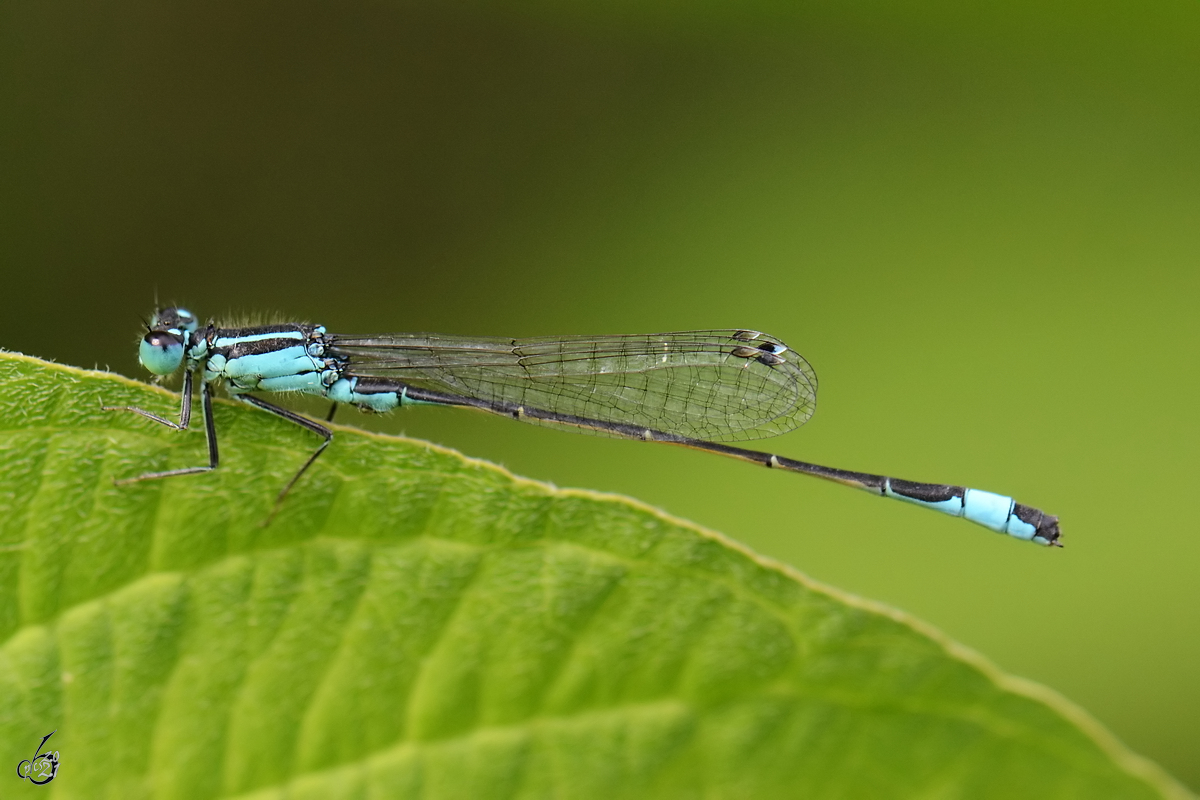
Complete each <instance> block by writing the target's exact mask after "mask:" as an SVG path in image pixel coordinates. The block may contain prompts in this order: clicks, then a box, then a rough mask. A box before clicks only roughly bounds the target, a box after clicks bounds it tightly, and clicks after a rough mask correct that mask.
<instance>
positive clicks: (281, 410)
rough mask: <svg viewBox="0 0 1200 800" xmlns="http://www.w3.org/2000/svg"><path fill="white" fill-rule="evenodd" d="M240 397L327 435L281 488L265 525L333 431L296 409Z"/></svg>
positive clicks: (325, 444)
mask: <svg viewBox="0 0 1200 800" xmlns="http://www.w3.org/2000/svg"><path fill="white" fill-rule="evenodd" d="M238 399H239V400H241V401H243V402H245V403H249V404H250V405H252V406H255V407H257V408H261V409H262V410H263V411H269V412H270V413H272V414H274V415H275V416H277V417H282V418H283V419H286V420H287V421H288V422H292V423H294V424H296V425H299V426H300V427H301V428H305V429H307V430H310V431H312V432H313V433H316V434H319V435H321V436H323V437H325V441H323V442H321V444H320V445H319V446H318V447H317V449H316V450H314V451H313V453H312V455H310V456H309V457H308V460H307V461H305V462H304V464H303V465H302V466H301V467H300V469H298V470H297V471H296V474H295V475H293V476H292V479H291V480H290V481H288V482H287V485H285V486H284V487H283V489H281V490H280V492H279V495H278V496H277V497H276V498H275V507H274V508H272V509H271V513H270V514H268V515H267V518H266V519H265V520H263V523H262V524H263V526H264V527H265V526H267V525H270V524H271V520H273V519H275V515H276V514H278V513H279V509H280V508H281V507H282V505H283V499H284V498H285V497H287V495H288V492H290V491H291V490H292V487H293V486H295V485H296V481H298V480H300V478H301V476H303V475H304V473H305V472H307V471H308V468H309V467H311V466H312V465H313V462H314V461H316V460H317V458H318V457H319V456H320V455H321V453H323V452H325V448H326V447H329V443H330V442H332V441H333V431H331V430H329V428H326V427H325V426H324V425H322V424H321V423H319V422H313V421H312V420H311V419H309V418H307V417H304V416H301V415H300V414H297V413H296V412H295V411H288V410H287V409H286V408H280V407H279V406H277V405H275V404H273V403H268V402H267V401H266V400H263V399H262V398H259V397H255V396H254V395H250V394H244V395H240V396H238ZM336 407H337V404H336V403H335V404H334V408H336Z"/></svg>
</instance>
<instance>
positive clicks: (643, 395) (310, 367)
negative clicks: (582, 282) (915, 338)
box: [106, 308, 1061, 546]
mask: <svg viewBox="0 0 1200 800" xmlns="http://www.w3.org/2000/svg"><path fill="white" fill-rule="evenodd" d="M147 328H148V331H147V333H146V335H145V336H144V337H142V342H141V345H140V347H139V353H138V356H139V360H140V361H141V363H142V365H143V366H145V367H146V369H148V370H149V371H150V372H152V373H154V374H155V375H160V376H165V375H170V374H171V373H173V372H175V371H176V370H178V369H179V368H180V367H183V368H184V373H183V396H182V402H181V405H180V409H179V421H178V422H175V421H172V420H169V419H166V418H165V417H162V416H159V415H158V414H154V413H152V412H150V411H146V410H145V409H142V408H135V407H132V406H119V407H115V408H114V407H106V408H108V410H114V411H116V410H125V411H132V412H134V413H136V414H141V415H142V416H143V417H147V418H149V419H152V420H154V421H155V422H158V423H161V424H163V425H166V426H168V427H171V428H175V429H177V430H186V429H187V427H188V424H189V422H190V420H191V413H192V387H193V383H194V380H195V376H197V375H199V378H200V402H201V408H202V409H203V412H204V432H205V434H206V437H207V441H208V464H207V465H204V466H197V467H185V468H182V469H172V470H167V471H165V472H149V473H146V474H144V475H139V476H137V477H134V478H127V479H124V480H123V481H120V483H132V482H135V481H142V480H150V479H152V478H167V477H172V476H176V475H192V474H196V473H201V472H208V471H210V470H214V469H216V468H217V465H218V463H219V460H220V458H219V454H218V451H217V433H216V429H215V427H214V425H213V413H212V392H213V387H214V386H216V385H217V384H219V383H224V384H225V386H226V387H227V388H228V391H229V392H230V394H231V395H232V396H233V397H234V398H236V399H238V400H241V401H243V402H246V403H249V404H251V405H253V406H256V407H258V408H261V409H262V410H264V411H269V412H271V413H272V414H275V415H277V416H280V417H282V418H284V419H286V420H288V421H289V422H293V423H295V424H297V425H299V426H301V427H303V428H306V429H308V430H310V431H312V432H313V433H315V434H317V435H319V436H321V437H323V439H324V441H323V442H321V444H320V446H319V447H317V449H316V450H315V451H314V452H313V453H312V455H311V456H309V458H308V460H307V461H305V462H304V464H303V465H302V466H301V467H300V469H299V470H298V471H297V472H296V474H295V475H294V476H293V477H292V479H291V480H290V481H288V483H287V485H286V486H284V487H283V489H282V490H281V491H280V493H279V496H278V498H277V499H276V505H275V508H276V510H278V508H279V504H280V503H281V502H282V501H283V499H284V497H286V496H287V493H288V491H289V490H290V489H291V488H292V487H293V486H294V485H295V484H296V481H298V480H299V479H300V477H301V476H302V475H303V474H304V473H305V471H307V470H308V468H309V467H311V466H312V465H313V462H315V461H316V460H317V458H318V457H319V456H320V455H321V453H323V452H324V451H325V448H326V447H328V446H329V443H330V442H331V441H332V440H333V432H332V431H331V430H330V429H329V428H327V427H326V426H325V425H322V424H321V423H319V422H316V421H314V420H311V419H309V418H307V417H305V416H302V415H300V414H298V413H296V412H294V411H289V410H288V409H286V408H281V407H279V406H277V405H274V404H273V403H269V402H267V401H266V400H263V399H262V398H261V397H258V396H256V395H254V394H252V393H253V392H278V393H286V392H300V393H304V394H312V395H318V396H320V397H324V398H327V399H329V400H332V401H333V403H334V405H333V407H332V408H331V410H330V415H329V417H327V418H326V421H328V420H329V419H331V418H332V415H333V410H335V409H336V408H337V405H338V404H339V403H345V404H349V405H353V406H357V407H358V408H360V409H363V410H366V411H390V410H391V409H394V408H396V407H398V406H406V405H439V406H461V407H466V408H475V409H479V410H482V411H488V412H491V413H493V414H499V415H501V416H505V417H511V418H513V419H518V420H522V421H524V422H532V423H536V424H539V425H548V426H552V427H557V428H566V429H571V430H576V431H583V432H587V433H594V434H600V435H603V436H614V437H618V438H622V439H641V440H643V441H647V442H665V443H667V444H676V445H683V446H684V447H691V448H694V449H697V450H706V451H708V452H710V453H717V454H719V455H723V456H732V457H734V458H740V459H742V460H744V461H750V462H753V463H755V464H761V465H762V466H764V467H772V468H775V469H781V470H785V471H789V472H801V473H804V474H806V475H815V476H816V477H818V478H825V479H827V480H832V481H837V482H838V483H842V484H845V485H847V486H853V487H856V488H859V489H865V490H867V491H869V492H872V493H874V494H877V495H881V496H884V497H892V498H895V499H897V500H904V501H906V502H909V503H915V504H917V505H919V506H923V507H925V508H931V509H934V510H936V511H941V512H943V513H946V514H950V515H951V516H956V517H965V518H966V519H968V520H970V521H972V522H977V523H979V524H981V525H983V526H985V527H987V528H990V529H992V530H994V531H997V532H999V533H1006V534H1008V535H1009V536H1013V537H1015V538H1017V539H1024V540H1026V541H1032V542H1036V543H1038V544H1042V545H1054V546H1061V543H1060V542H1059V536H1060V533H1059V529H1058V517H1055V516H1052V515H1050V514H1045V513H1043V512H1042V511H1039V510H1038V509H1036V508H1033V507H1031V506H1027V505H1023V504H1021V503H1017V502H1015V501H1014V500H1013V499H1012V498H1010V497H1004V496H1002V495H998V494H993V493H991V492H984V491H980V490H978V489H968V488H965V487H962V486H947V485H943V484H935V483H918V482H916V481H906V480H899V479H897V478H889V477H886V476H883V475H871V474H867V473H863V472H851V471H849V470H843V469H834V468H831V467H822V466H819V465H817V464H808V463H805V462H803V461H796V460H794V459H790V458H784V457H782V456H775V455H771V454H769V453H762V452H759V451H756V450H746V449H743V448H741V447H735V446H733V445H730V444H726V442H731V441H744V440H748V439H760V438H764V437H768V436H777V435H779V434H781V433H786V432H787V431H790V430H792V429H794V428H797V427H799V426H801V425H803V424H804V423H805V422H807V421H808V419H809V418H810V417H811V416H812V414H813V411H814V409H815V407H816V398H817V375H816V373H815V372H814V371H813V369H812V367H811V366H810V365H809V363H808V362H807V361H805V360H804V359H803V358H802V357H801V356H800V355H799V354H798V353H796V352H795V351H794V350H792V349H791V348H789V347H788V346H787V345H785V344H784V343H783V342H781V341H779V340H778V339H776V338H774V337H772V336H768V335H767V334H765V333H760V332H758V331H751V330H711V331H685V332H681V333H653V334H646V335H627V336H567V337H560V338H534V339H501V338H468V337H461V336H439V335H432V334H406V333H397V334H384V335H379V336H347V335H343V334H333V333H329V332H328V331H326V330H325V328H324V327H322V326H320V325H307V324H302V323H282V324H277V325H263V326H259V327H252V328H219V327H217V326H215V325H213V324H211V323H210V324H208V325H207V326H205V327H200V325H199V324H198V322H197V319H196V317H195V315H193V314H192V313H191V312H188V311H185V310H184V309H182V308H168V309H164V310H161V311H159V312H157V313H156V314H155V315H154V316H153V317H152V318H151V321H150V323H149V324H148V325H147Z"/></svg>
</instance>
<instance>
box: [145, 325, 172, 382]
mask: <svg viewBox="0 0 1200 800" xmlns="http://www.w3.org/2000/svg"><path fill="white" fill-rule="evenodd" d="M138 361H141V362H142V366H143V367H145V368H146V369H148V370H150V371H151V372H153V373H154V374H155V375H170V374H171V373H172V372H174V371H175V370H177V369H179V365H180V364H182V363H183V340H182V339H180V338H179V337H178V336H176V335H175V334H173V333H171V332H170V331H150V332H149V333H147V334H146V335H145V336H143V337H142V343H141V345H139V346H138Z"/></svg>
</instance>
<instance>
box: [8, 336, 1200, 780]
mask: <svg viewBox="0 0 1200 800" xmlns="http://www.w3.org/2000/svg"><path fill="white" fill-rule="evenodd" d="M177 402H178V398H177V396H175V395H171V394H169V393H166V392H164V391H162V390H159V389H156V388H153V387H150V386H147V385H144V384H140V383H136V382H133V381H129V380H127V379H124V378H121V377H118V376H115V375H110V374H105V373H96V372H85V371H81V370H76V369H71V368H66V367H61V366H57V365H53V364H49V363H46V362H42V361H37V360H34V359H29V358H25V357H22V356H16V355H11V354H0V576H2V577H0V629H2V631H3V636H2V638H0V641H2V646H0V696H2V697H3V698H5V703H4V704H3V706H2V707H0V742H2V743H3V747H4V757H5V758H7V759H8V762H6V763H9V764H16V762H18V761H19V760H20V759H23V758H29V757H30V756H31V755H32V752H33V750H34V748H35V747H36V745H37V742H38V741H39V740H40V738H41V737H42V736H43V735H45V733H47V732H48V731H50V730H52V729H57V731H58V732H57V733H56V734H55V736H54V738H53V739H51V740H50V746H51V747H52V748H55V749H57V750H59V751H60V753H61V758H62V766H61V770H60V774H59V776H58V778H56V779H55V781H54V782H53V783H52V784H50V786H49V787H47V788H48V789H51V791H52V793H53V794H54V796H56V797H81V798H82V797H121V798H140V797H146V798H150V797H154V798H193V797H195V798H202V797H239V798H240V797H245V798H250V797H253V798H256V799H257V798H262V800H267V799H268V798H285V797H286V798H289V799H290V800H297V799H300V798H384V797H388V798H390V797H423V798H463V797H471V798H492V797H495V798H540V797H570V798H592V797H595V798H612V797H680V798H684V797H705V798H724V797H754V798H770V797H843V798H857V797H938V798H952V797H964V798H992V797H994V798H1012V797H1030V796H1036V797H1040V798H1058V797H1063V798H1067V797H1071V798H1098V797H1104V798H1150V797H1163V796H1180V797H1182V796H1186V793H1185V792H1184V791H1183V790H1182V789H1181V788H1180V787H1179V786H1178V785H1177V784H1174V783H1173V782H1172V781H1171V780H1170V778H1168V777H1166V776H1165V775H1163V774H1162V773H1161V772H1160V771H1159V770H1158V769H1157V768H1156V767H1154V766H1153V765H1151V764H1149V763H1148V762H1145V761H1144V760H1142V759H1140V758H1138V757H1136V756H1133V755H1131V754H1129V753H1128V752H1127V751H1125V750H1124V749H1123V748H1122V747H1121V746H1120V745H1119V744H1117V743H1116V742H1115V741H1114V740H1113V739H1112V738H1111V737H1110V736H1109V735H1108V734H1107V733H1105V732H1104V731H1103V730H1102V729H1101V728H1100V727H1099V726H1098V725H1097V724H1096V723H1094V722H1093V721H1091V720H1090V719H1088V718H1087V717H1086V715H1084V714H1083V713H1082V712H1081V711H1079V710H1078V709H1076V708H1074V707H1073V706H1071V705H1070V704H1068V703H1067V702H1066V701H1064V700H1062V699H1061V698H1059V697H1057V696H1056V695H1054V694H1053V693H1051V692H1049V691H1048V690H1045V689H1041V688H1039V687H1036V686H1033V685H1031V684H1027V683H1025V682H1022V681H1018V680H1016V679H1012V678H1008V677H1005V676H1003V675H1001V674H1000V673H999V672H998V671H997V670H996V669H995V668H993V667H991V666H990V665H988V664H987V663H986V662H984V661H982V659H980V658H979V657H977V656H974V655H973V654H971V653H969V652H967V651H965V650H964V649H963V648H960V647H958V646H956V645H954V644H952V643H949V642H947V641H945V640H944V639H943V638H942V637H941V636H940V635H938V634H937V633H936V632H933V631H930V630H928V629H927V628H925V627H924V626H922V625H921V624H920V623H917V622H915V621H913V620H911V619H908V618H906V617H904V616H903V615H902V614H900V613H898V612H894V611H890V610H888V609H885V608H881V607H877V606H874V605H871V604H869V603H866V602H864V601H861V600H858V599H855V598H851V597H848V596H845V595H842V594H841V593H839V592H837V591H836V590H833V589H830V588H828V587H822V586H819V585H817V584H814V583H813V582H812V581H810V580H808V579H806V578H804V577H803V576H800V575H798V574H796V573H795V572H793V571H790V570H789V569H787V568H785V567H782V566H780V565H778V564H773V563H770V562H768V561H766V560H765V559H762V558H759V557H757V556H755V555H753V554H751V553H749V552H747V551H745V550H744V549H742V548H740V547H738V546H737V545H735V544H733V543H731V542H729V541H727V540H725V539H723V538H722V537H720V536H719V535H716V534H713V533H710V532H707V531H704V530H701V529H698V528H697V527H695V526H693V525H690V524H687V523H684V522H681V521H680V520H677V519H673V518H670V517H668V516H666V515H665V514H663V513H661V512H658V511H656V510H654V509H651V508H647V507H645V506H642V505H639V504H637V503H636V502H634V501H630V500H627V499H624V498H619V497H612V496H604V495H598V494H594V493H588V492H583V491H569V490H557V489H554V488H552V487H549V486H546V485H544V484H540V483H535V482H532V481H528V480H523V479H520V478H516V477H513V476H512V475H510V474H508V473H506V472H505V471H503V470H502V469H500V468H498V467H495V466H493V465H490V464H486V463H483V462H480V461H476V460H472V459H468V458H465V457H463V456H461V455H459V454H457V453H454V452H451V451H447V450H444V449H440V448H437V447H434V446H432V445H428V444H425V443H422V442H415V441H410V440H406V439H399V438H395V437H387V436H380V435H374V434H368V433H363V432H361V431H356V430H353V429H350V428H340V427H339V428H337V436H336V438H335V441H334V444H333V445H332V447H331V448H330V449H329V450H328V451H327V453H326V455H325V456H324V457H323V458H322V459H321V460H320V461H319V462H318V464H317V466H316V467H314V469H313V470H312V471H311V473H310V474H309V475H307V476H305V478H304V479H303V480H302V482H301V483H300V484H299V485H298V486H297V489H296V490H295V492H294V493H293V495H292V496H291V497H289V498H288V500H287V502H286V503H285V505H284V508H283V511H282V512H281V513H280V514H279V516H278V517H277V518H276V519H275V521H274V522H273V523H272V524H271V525H269V526H266V527H264V526H263V525H261V523H262V521H263V520H264V519H265V518H266V516H267V514H268V512H269V511H270V508H271V505H272V502H273V499H274V497H275V494H276V492H277V491H278V490H279V488H280V487H281V486H282V485H283V483H284V482H285V481H286V480H287V479H288V477H289V476H290V474H291V472H292V471H293V470H295V468H296V467H297V466H298V465H299V464H300V463H301V462H302V461H303V459H304V457H305V456H306V454H307V453H308V452H310V451H311V449H312V447H313V446H314V445H315V444H316V440H315V437H313V436H312V434H310V433H306V432H304V431H302V430H299V429H298V428H296V427H295V426H292V425H289V424H287V423H286V422H284V421H282V420H279V419H277V418H274V417H272V416H269V415H267V414H264V413H262V412H259V411H256V410H252V409H249V408H245V407H242V406H239V405H235V404H232V403H227V402H222V403H219V404H218V405H217V408H216V422H217V427H218V431H219V433H220V435H221V443H222V458H223V461H222V465H221V467H220V469H219V470H217V471H216V472H215V473H211V474H206V475H201V476H189V477H183V478H174V479H168V480H158V481H147V482H143V483H138V484H133V485H126V486H115V485H114V484H113V479H114V478H119V477H129V476H132V475H137V474H140V473H142V472H145V471H150V470H159V469H168V468H174V467H180V466H189V465H194V464H199V463H203V462H204V458H205V449H204V436H203V431H202V426H201V427H199V428H197V429H195V430H192V431H188V432H185V433H178V432H174V431H171V430H169V429H167V428H165V427H163V426H159V425H155V424H154V423H152V422H149V421H147V420H145V419H142V418H139V417H137V416H135V415H132V414H121V413H110V412H104V411H102V410H101V409H100V406H101V405H102V404H108V405H123V404H129V405H140V406H143V407H145V408H148V409H151V410H154V411H156V412H159V413H162V414H168V415H169V414H172V413H174V408H175V406H176V404H177ZM798 535H816V534H815V532H811V531H810V532H807V534H805V532H803V531H801V532H798ZM10 768H11V767H10ZM7 780H9V781H10V782H11V781H12V780H14V779H13V778H11V777H10V778H9V779H7ZM10 786H15V784H11V783H10ZM6 794H7V791H6Z"/></svg>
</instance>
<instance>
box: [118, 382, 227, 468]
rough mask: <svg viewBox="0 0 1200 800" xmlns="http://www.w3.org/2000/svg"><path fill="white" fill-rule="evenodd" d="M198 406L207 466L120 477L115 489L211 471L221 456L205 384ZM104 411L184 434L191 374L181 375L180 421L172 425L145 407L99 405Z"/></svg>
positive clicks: (189, 408) (188, 417) (189, 416)
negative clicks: (135, 416) (126, 413)
mask: <svg viewBox="0 0 1200 800" xmlns="http://www.w3.org/2000/svg"><path fill="white" fill-rule="evenodd" d="M200 407H201V410H202V412H203V414H204V438H205V440H206V442H207V443H208V466H204V467H182V468H180V469H169V470H164V471H162V472H147V473H145V474H142V475H138V476H136V477H133V478H119V479H117V480H114V481H113V483H115V484H116V485H117V486H124V485H126V484H130V483H137V482H138V481H148V480H153V479H155V478H173V477H175V476H176V475H198V474H200V473H202V472H212V471H213V470H214V469H216V468H217V466H218V465H219V464H220V463H221V457H220V453H219V452H218V451H217V428H216V425H215V424H214V423H213V411H212V391H211V389H210V388H209V386H208V384H207V383H201V384H200ZM101 408H102V409H103V410H105V411H132V412H133V413H134V414H140V415H141V416H143V417H145V418H147V419H152V420H154V421H155V422H157V423H159V424H162V425H166V426H167V427H168V428H172V429H173V430H177V431H186V430H187V429H188V425H189V424H191V421H192V373H190V372H185V373H184V376H183V400H182V401H181V403H180V406H179V422H172V421H171V420H169V419H166V418H164V417H160V416H159V415H157V414H152V413H151V412H149V411H147V410H146V409H144V408H138V407H137V406H101Z"/></svg>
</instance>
